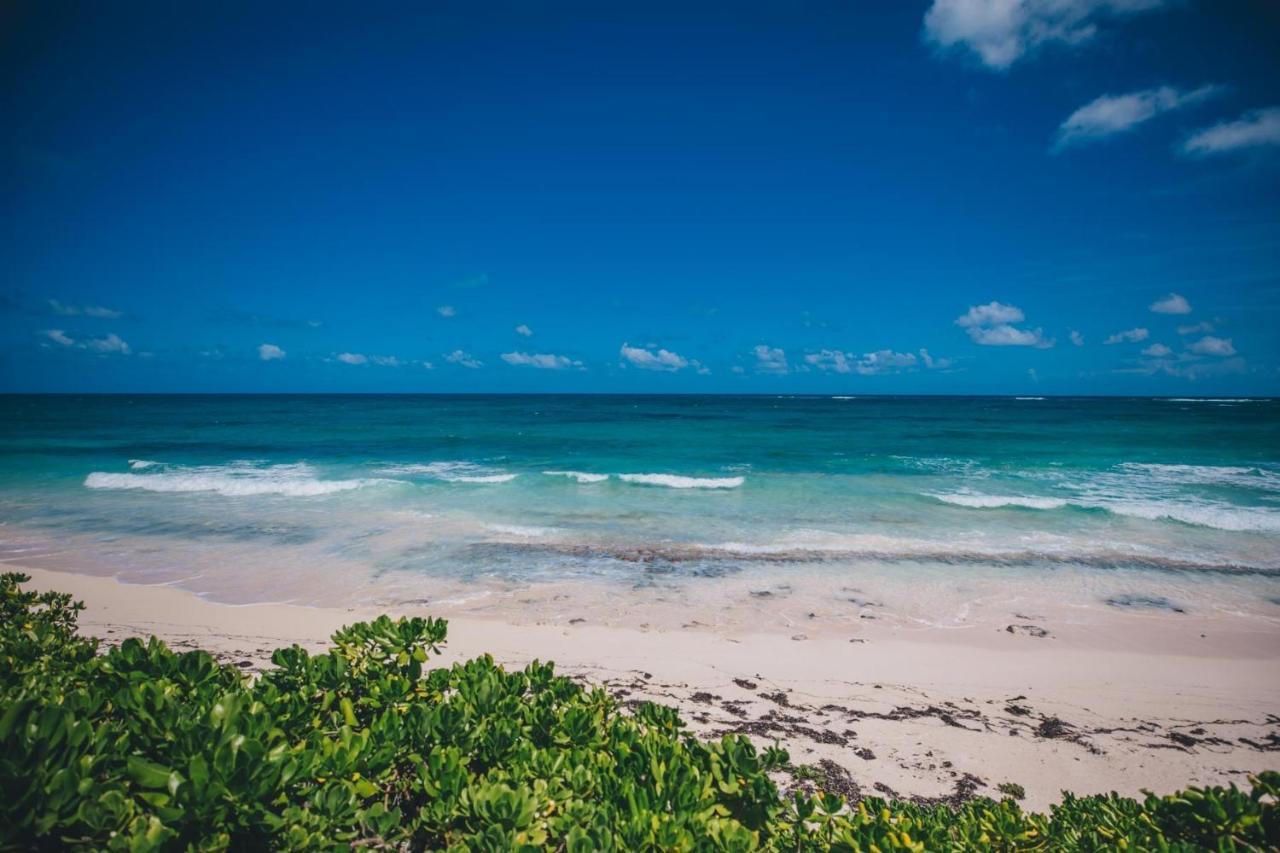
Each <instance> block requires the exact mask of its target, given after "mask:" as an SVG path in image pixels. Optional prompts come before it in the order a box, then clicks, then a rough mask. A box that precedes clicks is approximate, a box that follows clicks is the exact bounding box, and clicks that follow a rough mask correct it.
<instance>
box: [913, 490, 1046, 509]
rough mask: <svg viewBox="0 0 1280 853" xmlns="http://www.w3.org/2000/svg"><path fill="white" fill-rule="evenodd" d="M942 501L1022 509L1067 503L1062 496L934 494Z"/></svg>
mask: <svg viewBox="0 0 1280 853" xmlns="http://www.w3.org/2000/svg"><path fill="white" fill-rule="evenodd" d="M930 497H933V498H937V499H938V500H940V501H942V502H943V503H949V504H954V505H955V506H968V507H974V508H976V509H993V508H996V507H1002V506H1014V507H1022V508H1024V509H1059V508H1061V507H1064V506H1066V505H1067V501H1066V500H1064V499H1062V498H1047V497H1039V496H1030V495H1028V496H1022V495H976V494H969V493H964V494H934V495H930Z"/></svg>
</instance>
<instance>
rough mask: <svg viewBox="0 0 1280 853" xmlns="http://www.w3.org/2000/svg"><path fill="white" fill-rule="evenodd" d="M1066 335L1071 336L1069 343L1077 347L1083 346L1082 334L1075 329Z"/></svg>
mask: <svg viewBox="0 0 1280 853" xmlns="http://www.w3.org/2000/svg"><path fill="white" fill-rule="evenodd" d="M1068 337H1070V338H1071V343H1073V344H1075V345H1076V346H1078V347H1082V346H1084V335H1082V334H1080V333H1079V332H1077V331H1076V330H1075V329H1072V330H1071V334H1070V335H1069V336H1068Z"/></svg>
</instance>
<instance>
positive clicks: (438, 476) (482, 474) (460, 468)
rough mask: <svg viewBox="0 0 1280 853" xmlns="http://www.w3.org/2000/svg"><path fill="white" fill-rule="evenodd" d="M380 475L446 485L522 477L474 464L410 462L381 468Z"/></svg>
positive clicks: (502, 480) (499, 481)
mask: <svg viewBox="0 0 1280 853" xmlns="http://www.w3.org/2000/svg"><path fill="white" fill-rule="evenodd" d="M378 473H379V474H391V475H393V476H401V477H430V478H431V479H433V480H442V481H444V482H446V483H509V482H511V481H512V480H514V479H515V478H516V477H518V476H520V475H519V474H511V473H508V472H505V471H495V470H494V469H492V468H485V467H484V466H483V465H477V464H475V463H474V462H427V463H421V462H408V463H404V464H397V465H386V466H384V467H382V468H379V469H378Z"/></svg>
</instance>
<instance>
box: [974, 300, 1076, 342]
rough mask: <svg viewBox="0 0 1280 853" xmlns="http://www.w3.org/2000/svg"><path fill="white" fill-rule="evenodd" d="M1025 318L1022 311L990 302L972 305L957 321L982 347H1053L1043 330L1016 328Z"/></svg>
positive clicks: (1014, 307)
mask: <svg viewBox="0 0 1280 853" xmlns="http://www.w3.org/2000/svg"><path fill="white" fill-rule="evenodd" d="M1025 319H1026V317H1025V315H1023V313H1022V309H1021V308H1018V307H1016V306H1014V305H1005V304H1003V303H1000V302H988V303H987V304H986V305H973V306H970V308H969V310H968V311H967V312H966V313H964V314H962V315H960V316H959V317H957V318H956V325H957V326H960V327H961V328H962V329H964V330H965V332H966V333H967V334H968V335H969V337H970V338H971V339H972V340H973V342H974V343H976V344H981V345H982V346H987V347H1037V348H1039V349H1046V348H1048V347H1051V346H1053V341H1052V340H1048V339H1046V338H1045V336H1044V330H1043V329H1038V328H1037V329H1019V328H1017V327H1015V326H1014V325H1013V324H1014V323H1021V322H1022V321H1023V320H1025Z"/></svg>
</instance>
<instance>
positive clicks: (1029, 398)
mask: <svg viewBox="0 0 1280 853" xmlns="http://www.w3.org/2000/svg"><path fill="white" fill-rule="evenodd" d="M1013 399H1015V400H1043V399H1044V397H1014V398H1013Z"/></svg>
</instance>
